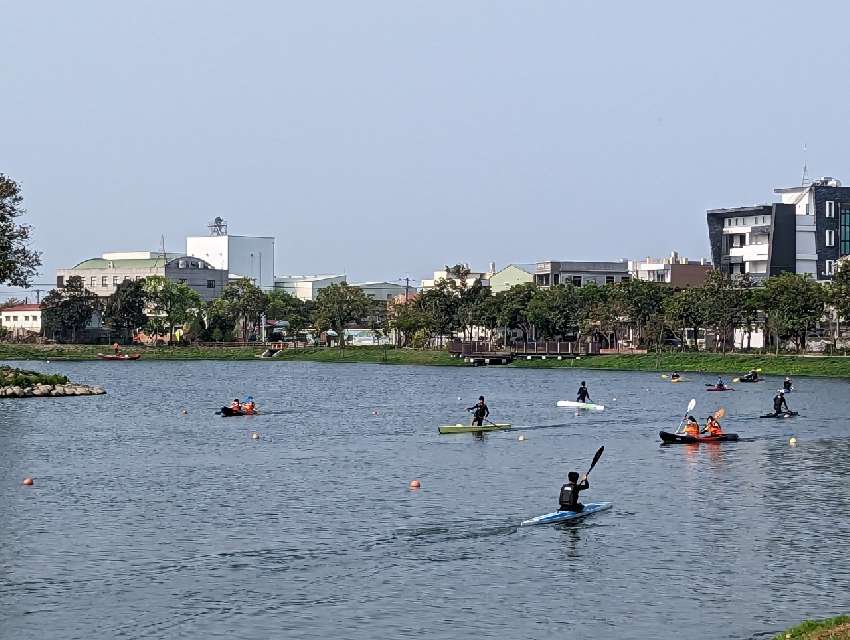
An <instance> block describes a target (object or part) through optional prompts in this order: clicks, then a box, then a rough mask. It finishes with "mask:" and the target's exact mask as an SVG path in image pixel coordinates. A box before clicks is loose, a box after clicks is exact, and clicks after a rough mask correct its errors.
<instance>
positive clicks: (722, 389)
mask: <svg viewBox="0 0 850 640" xmlns="http://www.w3.org/2000/svg"><path fill="white" fill-rule="evenodd" d="M705 390H706V391H734V390H735V389H734V388H732V387H706V388H705Z"/></svg>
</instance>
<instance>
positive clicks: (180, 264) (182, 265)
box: [177, 260, 186, 269]
mask: <svg viewBox="0 0 850 640" xmlns="http://www.w3.org/2000/svg"><path fill="white" fill-rule="evenodd" d="M177 268H178V269H185V268H186V261H185V260H179V261H178V262H177Z"/></svg>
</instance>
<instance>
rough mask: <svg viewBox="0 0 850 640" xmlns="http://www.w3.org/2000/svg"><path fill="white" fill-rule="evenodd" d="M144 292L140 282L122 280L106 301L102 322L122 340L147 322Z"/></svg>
mask: <svg viewBox="0 0 850 640" xmlns="http://www.w3.org/2000/svg"><path fill="white" fill-rule="evenodd" d="M145 304H146V297H145V290H144V285H143V284H142V281H141V280H124V282H122V283H121V284H119V285H118V287H117V288H116V289H115V291H114V292H113V294H112V295H111V296H109V298H108V299H107V300H106V307H105V309H104V320H105V322H106V324H107V325H109V326H110V327H112V329H114V330H115V331H117V332H119V333H120V334H121V335H122V336H123V338H124V340H126V339H127V338H128V337H129V335H131V334H132V333H133V331H135V330H136V329H138V328H139V327H143V326H144V325H145V323H146V322H147V319H148V318H147V316H146V315H145Z"/></svg>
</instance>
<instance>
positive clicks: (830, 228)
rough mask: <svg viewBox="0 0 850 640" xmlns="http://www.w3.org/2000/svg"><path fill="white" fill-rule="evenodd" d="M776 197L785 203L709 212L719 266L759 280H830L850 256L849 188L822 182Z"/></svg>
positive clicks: (781, 191)
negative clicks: (788, 276)
mask: <svg viewBox="0 0 850 640" xmlns="http://www.w3.org/2000/svg"><path fill="white" fill-rule="evenodd" d="M774 192H775V193H777V194H779V196H780V199H781V202H776V203H772V204H763V205H755V206H749V207H735V208H731V209H709V210H708V211H707V212H706V216H707V222H708V236H709V242H710V243H711V254H712V260H713V261H714V264H715V265H716V267H717V268H718V269H720V270H721V271H722V272H723V273H727V274H742V273H748V274H750V275H751V276H752V277H753V278H755V279H761V278H766V277H768V276H772V275H776V274H778V273H782V272H792V273H800V274H809V275H811V276H812V277H813V278H815V279H816V280H831V279H832V275H833V273H834V271H835V263H836V261H837V260H838V259H839V258H840V257H842V256H845V255H850V187H842V186H841V183H840V182H839V181H838V180H836V179H834V178H822V179H820V180H815V181H813V182H812V183H811V184H809V185H804V186H800V187H791V188H787V189H784V188H783V189H774Z"/></svg>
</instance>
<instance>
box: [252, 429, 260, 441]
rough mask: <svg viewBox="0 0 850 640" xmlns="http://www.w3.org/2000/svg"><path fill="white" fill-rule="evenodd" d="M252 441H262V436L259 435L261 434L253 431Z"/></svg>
mask: <svg viewBox="0 0 850 640" xmlns="http://www.w3.org/2000/svg"><path fill="white" fill-rule="evenodd" d="M251 439H253V440H259V439H260V434H259V433H257V432H256V431H252V432H251Z"/></svg>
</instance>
